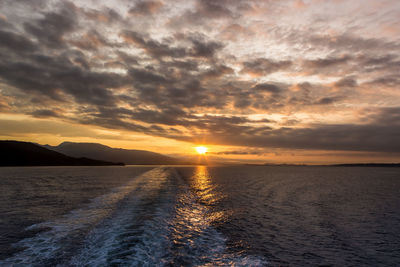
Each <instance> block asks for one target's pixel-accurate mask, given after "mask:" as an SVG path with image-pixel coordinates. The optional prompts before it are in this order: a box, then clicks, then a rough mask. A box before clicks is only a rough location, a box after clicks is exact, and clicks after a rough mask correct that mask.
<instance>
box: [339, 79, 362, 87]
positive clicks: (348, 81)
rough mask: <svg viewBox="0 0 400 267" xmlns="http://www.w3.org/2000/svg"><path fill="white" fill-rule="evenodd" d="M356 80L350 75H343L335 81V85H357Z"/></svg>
mask: <svg viewBox="0 0 400 267" xmlns="http://www.w3.org/2000/svg"><path fill="white" fill-rule="evenodd" d="M357 85H358V84H357V80H356V79H354V78H352V77H344V78H342V79H340V80H339V81H337V82H335V86H336V87H357Z"/></svg>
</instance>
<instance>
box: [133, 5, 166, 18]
mask: <svg viewBox="0 0 400 267" xmlns="http://www.w3.org/2000/svg"><path fill="white" fill-rule="evenodd" d="M163 5H164V4H163V3H162V2H161V1H138V2H137V3H135V5H134V6H133V7H132V8H131V9H129V14H131V15H144V16H146V15H152V14H155V13H157V12H158V11H159V10H160V8H162V7H163Z"/></svg>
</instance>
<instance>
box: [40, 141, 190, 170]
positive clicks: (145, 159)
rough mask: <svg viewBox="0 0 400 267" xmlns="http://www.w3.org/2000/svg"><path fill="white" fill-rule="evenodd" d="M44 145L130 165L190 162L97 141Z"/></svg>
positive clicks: (78, 155) (66, 151) (77, 155)
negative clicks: (106, 144)
mask: <svg viewBox="0 0 400 267" xmlns="http://www.w3.org/2000/svg"><path fill="white" fill-rule="evenodd" d="M44 147H46V148H48V149H51V150H54V151H57V152H60V153H63V154H65V155H68V156H71V157H88V158H92V159H97V160H106V161H112V162H123V163H124V164H129V165H171V164H188V163H187V162H183V161H181V160H179V159H175V158H172V157H168V156H165V155H162V154H159V153H155V152H150V151H145V150H130V149H122V148H111V147H109V146H105V145H102V144H97V143H73V142H64V143H61V144H60V145H58V146H49V145H45V146H44Z"/></svg>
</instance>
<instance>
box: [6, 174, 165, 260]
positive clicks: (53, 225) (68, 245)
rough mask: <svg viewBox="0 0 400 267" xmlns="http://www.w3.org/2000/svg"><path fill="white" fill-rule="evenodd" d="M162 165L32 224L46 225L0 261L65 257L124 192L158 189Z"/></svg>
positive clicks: (106, 215) (127, 193) (108, 211)
mask: <svg viewBox="0 0 400 267" xmlns="http://www.w3.org/2000/svg"><path fill="white" fill-rule="evenodd" d="M164 172H165V168H156V169H152V170H150V171H148V172H146V173H144V174H142V175H140V176H137V177H135V178H133V179H132V180H131V181H130V182H129V183H127V184H126V185H124V186H121V187H117V188H114V189H113V190H112V191H111V192H110V193H108V194H105V195H102V196H100V197H97V198H95V199H94V200H92V201H91V203H90V204H88V205H87V206H85V207H83V208H80V209H76V210H73V211H71V212H70V213H68V214H66V215H65V216H63V217H62V218H60V219H58V220H55V221H52V222H44V223H40V224H35V225H32V226H30V227H29V228H30V229H41V228H50V230H49V231H46V232H42V233H40V234H38V235H36V236H34V237H32V238H27V239H24V240H22V241H20V242H18V243H17V244H16V245H17V246H19V247H24V248H25V249H24V250H23V251H21V252H20V253H17V254H15V255H14V256H13V257H11V258H8V259H5V260H4V261H3V262H1V261H0V265H2V266H3V265H8V266H10V265H24V266H31V265H41V264H51V263H52V261H53V260H60V259H61V258H65V257H66V256H68V255H66V254H68V252H69V251H68V249H73V248H74V246H76V243H77V242H78V240H77V239H79V237H80V236H82V234H84V232H85V231H88V229H90V228H93V227H94V226H95V225H96V224H97V223H99V222H101V221H102V220H103V219H105V218H106V217H108V216H110V215H111V213H112V212H113V211H114V210H115V208H116V205H117V204H118V203H119V202H120V201H122V200H123V199H124V198H125V197H127V195H129V194H132V193H135V194H137V195H143V194H146V193H148V192H149V191H151V190H156V189H158V188H159V187H160V186H161V184H162V182H164V181H165V179H166V175H165V174H164Z"/></svg>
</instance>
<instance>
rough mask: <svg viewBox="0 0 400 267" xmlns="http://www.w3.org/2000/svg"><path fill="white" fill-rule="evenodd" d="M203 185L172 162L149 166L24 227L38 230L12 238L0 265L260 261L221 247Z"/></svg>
mask: <svg viewBox="0 0 400 267" xmlns="http://www.w3.org/2000/svg"><path fill="white" fill-rule="evenodd" d="M204 188H205V189H204V190H203V191H201V190H200V189H201V188H195V190H193V188H191V187H190V185H189V184H187V183H185V182H184V180H183V179H182V177H180V175H179V174H178V173H177V172H176V170H175V169H174V168H170V167H160V168H155V169H152V170H150V171H148V172H146V173H144V174H142V175H140V176H137V177H135V178H133V179H132V180H131V181H130V182H129V183H127V184H125V185H124V186H121V187H118V188H115V189H113V190H112V191H111V192H109V193H108V194H105V195H103V196H101V197H98V198H95V199H93V200H92V201H91V203H90V204H88V205H87V206H85V207H81V208H80V209H77V210H74V211H72V212H70V213H68V214H66V215H65V216H63V217H62V218H59V219H58V220H55V221H52V222H45V223H40V224H36V225H32V226H30V229H33V230H37V231H38V232H39V233H38V234H37V235H36V236H34V237H31V238H26V239H23V240H21V241H20V242H18V243H16V244H15V246H18V247H22V248H24V249H23V250H22V251H21V252H19V253H17V254H14V255H13V256H12V257H10V258H7V259H5V260H4V261H2V262H0V265H8V266H15V265H24V266H29V265H30V266H36V265H40V266H110V265H118V266H170V265H173V266H175V265H178V266H182V265H184V266H187V265H191V266H216V265H217V266H218V265H223V266H226V265H230V266H249V265H251V266H264V265H266V261H265V260H264V259H261V258H258V257H255V256H241V255H234V254H232V253H229V252H228V249H227V247H226V237H225V236H223V235H222V234H221V233H220V232H218V231H217V230H216V229H215V228H214V227H213V225H212V220H213V216H215V214H212V212H211V211H210V210H209V208H208V206H207V205H205V204H204V203H203V200H204V198H205V196H204V192H207V194H208V195H209V191H210V188H206V187H204ZM40 231H41V232H40Z"/></svg>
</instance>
